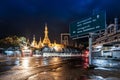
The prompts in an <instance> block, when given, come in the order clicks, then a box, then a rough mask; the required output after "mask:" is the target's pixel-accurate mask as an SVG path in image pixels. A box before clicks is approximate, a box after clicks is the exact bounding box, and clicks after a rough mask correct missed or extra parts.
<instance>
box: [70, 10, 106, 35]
mask: <svg viewBox="0 0 120 80" xmlns="http://www.w3.org/2000/svg"><path fill="white" fill-rule="evenodd" d="M105 17H106V16H105V13H104V12H101V13H98V14H95V15H93V16H91V17H87V18H84V19H82V20H79V21H76V22H73V23H71V24H70V27H69V28H70V35H71V37H77V36H80V35H86V34H89V33H90V32H96V31H99V30H102V29H105V25H106V18H105Z"/></svg>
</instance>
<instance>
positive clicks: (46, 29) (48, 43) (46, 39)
mask: <svg viewBox="0 0 120 80" xmlns="http://www.w3.org/2000/svg"><path fill="white" fill-rule="evenodd" d="M44 34H45V36H44V39H43V44H44V45H50V44H51V43H50V40H49V38H48V27H47V23H45V31H44Z"/></svg>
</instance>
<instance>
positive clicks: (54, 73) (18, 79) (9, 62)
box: [0, 57, 120, 80]
mask: <svg viewBox="0 0 120 80" xmlns="http://www.w3.org/2000/svg"><path fill="white" fill-rule="evenodd" d="M0 62H1V63H0V80H120V69H118V68H116V69H114V70H112V69H110V68H108V67H107V68H98V67H97V68H95V69H88V68H87V66H88V59H87V58H85V59H84V61H83V60H81V58H58V57H53V58H42V57H24V58H9V57H7V58H5V59H1V60H0ZM98 62H99V61H98Z"/></svg>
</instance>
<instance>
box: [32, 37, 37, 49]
mask: <svg viewBox="0 0 120 80" xmlns="http://www.w3.org/2000/svg"><path fill="white" fill-rule="evenodd" d="M31 47H36V48H37V41H36V40H35V35H34V36H33V41H32V43H31Z"/></svg>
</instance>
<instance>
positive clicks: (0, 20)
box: [0, 0, 120, 40]
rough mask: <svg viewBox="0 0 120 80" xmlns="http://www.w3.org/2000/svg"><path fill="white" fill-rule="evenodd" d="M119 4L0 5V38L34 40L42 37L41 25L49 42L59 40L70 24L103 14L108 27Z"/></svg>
mask: <svg viewBox="0 0 120 80" xmlns="http://www.w3.org/2000/svg"><path fill="white" fill-rule="evenodd" d="M119 2H120V1H119V0H116V1H113V0H97V1H94V0H80V1H79V0H76V1H74V0H66V1H63V0H62V1H49V0H45V1H42V0H41V1H35V0H31V1H23V0H20V1H14V0H11V1H8V0H5V1H1V2H0V3H1V6H0V11H1V13H0V27H1V28H0V38H1V37H4V36H10V35H18V36H25V37H27V38H30V39H32V36H33V35H36V38H37V40H39V37H40V36H41V37H43V35H44V32H42V31H43V30H44V24H45V23H47V24H48V28H49V34H50V38H52V39H53V38H54V39H55V40H59V39H60V33H65V32H69V24H70V23H71V22H73V21H76V20H80V19H81V18H85V17H87V16H91V15H92V14H93V12H94V10H95V11H97V10H98V11H99V10H105V11H106V18H107V24H110V23H113V22H114V17H118V18H119V17H120V16H119V13H120V7H119Z"/></svg>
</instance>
